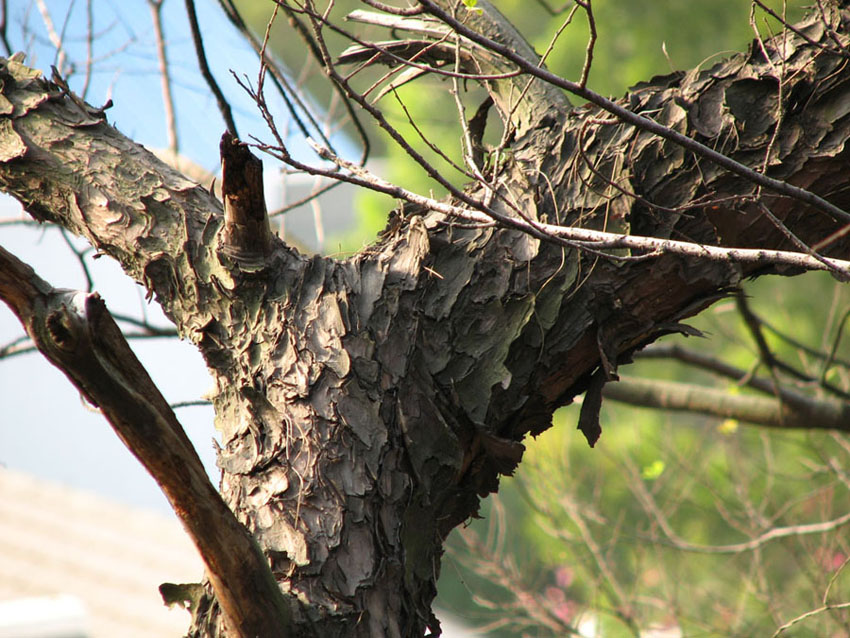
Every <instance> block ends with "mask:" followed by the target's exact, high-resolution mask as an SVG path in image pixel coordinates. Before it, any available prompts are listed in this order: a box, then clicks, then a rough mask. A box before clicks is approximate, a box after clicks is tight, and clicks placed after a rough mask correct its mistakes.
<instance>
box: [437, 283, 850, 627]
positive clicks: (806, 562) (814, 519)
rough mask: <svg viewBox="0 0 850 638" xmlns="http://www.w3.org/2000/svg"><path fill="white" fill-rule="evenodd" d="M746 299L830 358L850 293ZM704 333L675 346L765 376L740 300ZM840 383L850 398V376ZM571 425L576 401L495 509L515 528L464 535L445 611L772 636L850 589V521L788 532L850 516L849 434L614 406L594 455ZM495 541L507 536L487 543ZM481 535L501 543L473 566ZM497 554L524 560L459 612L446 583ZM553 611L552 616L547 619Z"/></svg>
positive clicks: (483, 541)
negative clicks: (770, 535)
mask: <svg viewBox="0 0 850 638" xmlns="http://www.w3.org/2000/svg"><path fill="white" fill-rule="evenodd" d="M747 293H748V294H749V295H750V296H751V300H750V304H751V307H752V309H753V311H754V312H755V313H756V314H757V315H759V316H761V317H763V318H768V319H769V321H770V322H771V323H772V325H773V327H774V328H776V330H777V331H778V332H781V333H786V334H790V335H793V336H794V337H795V338H799V340H800V341H803V342H805V343H806V344H807V345H808V346H811V347H812V348H814V349H817V350H821V351H826V352H828V351H830V349H831V347H832V345H833V343H834V342H835V339H836V337H837V336H838V334H839V329H840V323H841V321H842V319H843V318H844V319H846V317H845V316H844V315H845V314H846V312H847V310H848V309H850V289H848V288H847V286H846V285H839V284H836V283H835V282H834V281H832V280H831V279H830V277H829V276H828V275H827V276H824V275H823V274H819V273H810V274H807V275H805V276H801V277H798V278H795V279H791V280H789V279H785V278H771V279H767V278H765V279H760V280H758V281H756V282H754V283H753V284H751V285H749V286H748V287H747ZM813 300H817V303H812V301H813ZM693 323H694V325H696V326H697V327H698V328H700V329H701V330H703V331H704V332H706V333H708V334H709V338H708V339H694V338H689V339H687V340H685V338H683V337H669V338H667V340H668V341H678V342H681V343H682V345H684V346H687V347H689V348H698V349H701V350H703V351H704V352H705V353H706V354H711V355H712V356H715V357H719V358H722V359H723V360H727V361H728V360H737V362H738V364H740V365H742V366H743V367H744V368H745V369H751V370H752V371H753V373H756V374H761V375H765V374H766V371H765V370H764V367H763V366H761V367H759V368H755V367H754V366H753V362H754V360H755V358H756V350H755V348H754V346H753V345H752V343H753V341H752V339H751V338H750V336H749V333H748V332H747V330H746V328H745V326H744V324H743V322H742V321H740V319H739V318H738V315H737V313H736V311H735V306H734V302H732V301H730V302H721V303H720V304H717V305H716V306H714V307H713V308H712V309H710V310H709V311H708V312H706V313H704V314H703V315H701V316H700V317H698V318H696V319H695V320H694V321H693ZM765 333H766V336H767V338H768V342H769V343H770V345H771V347H772V348H773V353H774V354H775V355H776V356H777V357H779V358H781V359H782V360H783V361H787V362H790V363H793V365H794V366H795V367H797V368H799V369H800V370H803V371H805V372H806V373H808V374H812V375H813V376H817V374H818V372H819V370H820V368H821V367H822V366H823V362H822V361H821V360H819V359H817V358H816V357H814V356H812V355H810V354H806V353H805V352H804V351H803V350H801V348H800V347H799V346H794V345H792V344H789V343H787V342H786V341H784V340H782V339H780V338H778V337H777V336H776V334H774V333H772V332H771V331H767V330H766V331H765ZM836 354H837V356H838V357H839V358H841V357H843V358H844V359H847V358H848V356H850V347H848V345H847V344H846V343H845V344H844V345H841V344H839V347H838V349H837V352H836ZM836 369H838V366H836ZM622 372H623V373H627V374H630V375H633V376H634V375H639V376H663V377H666V378H675V379H677V380H679V381H693V382H697V381H698V382H701V383H709V382H711V381H713V382H714V384H715V385H716V386H717V387H726V386H731V385H732V384H731V382H729V381H723V380H720V381H718V380H716V379H711V377H709V376H708V375H706V374H705V373H694V372H693V371H692V370H690V369H688V368H686V367H684V366H682V365H677V364H672V363H670V362H667V363H665V364H661V363H659V362H657V361H652V362H647V361H645V362H640V361H639V362H638V363H636V364H635V365H634V366H630V369H628V370H625V369H624V370H623V371H622ZM836 378H837V380H838V383H839V384H840V385H841V387H843V388H844V390H845V391H846V390H847V389H848V388H850V378H848V372H847V370H846V369H843V370H842V372H841V374H839V373H838V372H836ZM809 385H810V384H809ZM739 391H741V392H744V390H739ZM577 420H578V409H577V407H576V406H571V407H569V408H566V409H564V410H562V411H560V412H559V413H558V414H557V415H556V418H555V427H553V428H552V429H550V430H548V431H547V432H545V433H544V434H543V435H541V436H540V437H539V438H538V439H537V440H536V441H531V442H529V445H528V451H527V453H526V455H525V458H524V459H523V462H522V464H521V465H520V468H519V471H518V473H517V477H516V478H515V479H512V480H505V481H503V483H502V488H501V490H500V493H499V495H498V499H500V500H501V504H500V506H499V507H503V508H505V509H506V510H507V511H508V512H509V513H508V514H507V515H506V516H505V517H504V518H506V520H508V521H509V523H507V524H506V527H507V529H505V530H503V531H498V529H497V528H498V527H499V520H500V519H499V518H498V517H494V516H493V515H492V512H493V508H492V507H491V509H490V513H491V514H490V515H489V517H487V518H485V520H483V521H474V522H472V524H471V525H470V526H469V528H468V529H466V530H464V531H462V532H459V533H458V534H457V536H456V537H454V538H453V539H452V547H454V548H455V549H454V550H453V551H451V552H450V558H449V562H450V566H447V568H446V572H445V574H444V579H443V581H441V587H443V585H444V583H445V584H446V589H447V591H449V592H450V597H448V598H441V600H442V601H443V604H444V605H446V606H448V607H449V609H454V610H455V611H456V613H461V614H463V615H466V616H467V617H468V618H475V619H477V621H478V622H487V621H493V620H495V618H497V617H501V618H502V619H503V620H504V615H505V612H506V611H507V612H508V613H509V614H513V615H512V620H513V621H515V622H514V623H512V624H511V626H510V627H503V628H502V629H501V631H500V633H497V634H493V635H498V636H512V635H532V636H562V635H566V634H567V631H568V628H569V627H575V626H576V625H577V624H580V622H581V620H582V616H583V617H584V618H585V619H587V618H589V617H591V615H592V617H594V618H597V619H598V623H599V625H598V629H599V631H600V634H599V635H604V636H606V637H612V636H633V635H635V634H636V632H637V631H638V630H642V631H646V630H647V629H648V628H650V627H652V626H662V625H665V624H667V625H670V626H673V625H675V626H677V627H679V629H680V630H681V631H682V634H681V635H683V636H717V637H725V636H771V635H772V634H773V633H774V631H776V630H777V628H778V627H780V626H781V625H783V624H784V623H786V622H788V621H790V620H792V619H794V618H795V617H798V616H802V615H803V614H806V613H807V612H810V611H811V610H815V609H818V608H820V607H821V606H822V604H823V601H824V600H826V601H827V602H829V603H843V602H845V601H846V600H847V599H848V596H850V574H848V573H847V570H846V569H845V567H846V561H847V558H848V557H850V544H849V543H848V542H847V540H846V527H843V526H836V527H835V528H834V529H827V530H825V531H824V532H822V533H806V532H805V528H804V527H798V528H796V532H795V531H794V526H802V525H805V524H810V523H818V522H823V521H830V520H835V519H839V518H840V517H841V516H843V515H846V513H847V512H848V511H850V481H848V478H847V476H846V474H845V473H844V471H843V469H842V468H844V467H846V466H847V465H848V464H850V437H847V436H845V435H843V434H839V433H834V432H824V431H816V430H812V431H805V432H801V431H768V430H765V429H759V428H757V427H754V426H747V425H740V426H737V425H736V426H734V427H730V425H729V423H728V422H724V421H722V420H721V419H715V418H702V417H694V416H688V415H683V414H681V413H678V414H672V415H671V414H663V413H660V412H658V411H652V410H639V409H635V408H632V407H628V406H623V405H620V404H616V403H613V402H610V401H609V402H606V403H605V404H604V406H603V434H602V438H601V439H600V442H599V444H597V446H596V448H595V449H590V448H588V447H587V445H586V444H585V442H584V440H583V438H582V437H581V436H579V435H578V434H577V433H576V432H575V424H576V423H577ZM497 509H498V508H497ZM773 528H786V530H789V531H790V532H791V533H788V534H787V535H785V536H783V537H781V538H775V539H773V540H768V541H765V542H764V543H763V544H760V545H759V546H758V547H752V548H746V547H738V548H735V547H729V546H734V545H736V544H738V545H740V544H742V543H746V542H749V541H751V540H752V539H757V538H759V537H760V536H761V535H763V534H765V533H767V532H769V530H771V529H773ZM499 534H502V535H504V536H506V537H507V538H508V540H505V541H503V542H502V543H501V544H500V545H497V544H496V543H494V542H492V541H488V540H487V539H488V538H491V539H492V538H494V537H497V536H498V535H499ZM469 536H474V537H476V538H478V539H480V544H479V546H478V547H479V548H480V547H484V548H489V550H488V551H479V553H478V555H477V556H476V557H474V558H472V559H470V558H469V557H468V554H467V553H466V552H468V549H469V546H470V543H471V541H469V540H468V539H467V538H466V537H469ZM723 546H727V547H726V551H721V550H720V549H719V548H722V547H723ZM458 547H460V548H462V550H463V551H461V549H458ZM513 548H519V549H518V550H514V549H513ZM515 552H516V554H518V556H516V557H515V556H514V554H515ZM487 561H491V562H496V563H505V562H508V563H509V562H511V561H513V562H517V563H520V564H522V566H523V568H522V570H520V573H519V574H518V575H517V580H516V581H515V582H512V583H511V584H510V587H503V588H502V589H501V590H499V591H497V592H495V593H494V592H493V591H492V589H493V583H492V582H491V583H489V585H488V587H489V588H486V587H481V588H479V589H475V588H474V587H473V585H470V588H472V589H473V591H474V593H475V595H476V596H478V597H479V599H483V601H484V602H485V604H484V605H480V604H479V605H478V606H477V607H466V608H460V607H459V606H458V604H457V602H456V601H457V600H458V598H457V597H456V595H455V594H453V587H452V585H450V584H449V583H448V581H449V580H450V579H451V578H452V575H453V574H457V573H458V568H457V566H456V565H458V564H459V565H462V566H464V567H465V568H466V569H468V570H472V571H474V572H475V573H477V574H480V573H482V572H484V571H485V570H484V569H483V567H487ZM482 562H483V563H484V565H483V567H482ZM468 582H476V581H472V580H470V581H468ZM441 591H442V590H441ZM488 601H489V602H488ZM520 601H521V604H520ZM479 602H481V600H479ZM539 610H543V612H540V611H539ZM544 612H545V617H546V618H547V619H548V620H549V621H552V619H555V620H556V621H557V622H550V624H547V623H545V622H540V620H539V618H540V615H541V613H544ZM535 614H536V615H535ZM559 623H560V624H559ZM848 623H850V615H848V614H847V613H846V611H845V610H842V609H835V610H831V611H829V612H826V611H824V612H821V613H816V614H814V615H812V616H810V617H806V618H805V619H804V620H801V621H800V622H799V623H798V624H797V625H795V626H794V632H793V633H790V632H789V633H787V634H783V635H789V636H811V637H813V638H814V637H817V636H846V635H848V634H847V632H848V626H850V625H848ZM529 627H533V631H532V630H529Z"/></svg>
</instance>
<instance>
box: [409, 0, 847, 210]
mask: <svg viewBox="0 0 850 638" xmlns="http://www.w3.org/2000/svg"><path fill="white" fill-rule="evenodd" d="M420 2H421V3H422V4H423V5H424V6H425V7H426V9H427V10H428V12H429V13H430V14H432V15H434V16H435V17H437V18H439V19H440V20H442V21H443V22H445V23H446V24H448V25H449V26H451V27H452V28H453V29H455V30H456V31H458V32H459V33H460V34H461V35H463V36H465V37H467V38H469V39H470V40H472V41H473V42H475V43H476V44H479V45H481V46H483V47H485V48H487V49H489V50H490V51H493V52H495V53H499V54H501V55H502V56H503V57H504V58H505V59H507V60H510V61H511V62H513V63H514V64H516V65H517V66H518V67H519V68H520V69H522V70H523V71H525V72H526V73H528V74H530V75H533V76H535V77H537V78H540V79H541V80H543V81H545V82H548V83H550V84H552V85H553V86H557V87H560V88H562V89H564V90H566V91H569V92H570V93H573V94H575V95H578V96H579V97H582V98H584V99H586V100H587V101H589V102H591V103H593V104H595V105H597V106H599V107H600V108H602V109H604V110H605V111H608V112H609V113H611V114H612V115H615V116H617V117H618V118H620V119H621V120H623V121H625V122H628V123H629V124H632V125H634V126H635V127H637V128H639V129H641V130H644V131H647V132H650V133H654V134H655V135H658V136H659V137H662V138H664V139H666V140H669V141H671V142H673V143H674V144H677V145H679V146H681V147H683V148H686V149H688V150H689V151H692V152H693V153H695V154H696V155H698V156H700V157H704V158H705V159H708V160H710V161H712V162H714V163H716V164H718V165H719V166H722V167H723V168H725V169H727V170H729V171H731V172H732V173H735V174H736V175H740V176H741V177H744V178H746V179H748V180H750V181H751V182H753V183H754V184H757V185H760V186H763V187H765V188H767V189H768V190H771V191H773V192H775V193H778V194H780V195H785V196H787V197H791V198H793V199H796V200H798V201H801V202H804V203H806V204H809V205H811V206H813V207H815V208H817V209H818V210H821V211H823V212H825V213H827V214H829V215H830V216H832V217H833V218H835V219H837V220H842V221H845V222H850V213H848V212H846V211H844V210H842V209H841V208H839V207H838V206H835V205H834V204H831V203H830V202H828V201H826V200H825V199H823V198H822V197H820V196H819V195H816V194H815V193H812V192H811V191H807V190H805V189H803V188H799V187H797V186H793V185H792V184H789V183H787V182H783V181H781V180H778V179H774V178H772V177H768V176H766V175H763V174H761V173H758V172H757V171H754V170H753V169H751V168H749V167H747V166H745V165H743V164H741V163H740V162H738V161H736V160H734V159H732V158H731V157H728V156H727V155H724V154H723V153H720V152H718V151H715V150H714V149H712V148H709V147H708V146H706V145H704V144H702V143H700V142H698V141H696V140H695V139H693V138H691V137H688V136H687V135H683V134H682V133H679V132H678V131H675V130H673V129H671V128H669V127H666V126H664V125H662V124H659V123H658V122H655V121H653V120H650V119H648V118H646V117H644V116H643V115H638V114H637V113H634V112H633V111H630V110H628V109H627V108H625V107H623V106H621V105H619V104H617V103H616V102H614V101H612V100H609V99H608V98H605V97H603V96H601V95H599V94H598V93H596V92H594V91H591V90H590V89H588V88H587V87H583V86H581V85H579V84H577V83H576V82H571V81H570V80H566V79H564V78H562V77H560V76H558V75H555V74H554V73H552V72H550V71H548V70H546V69H544V68H541V67H539V66H537V65H536V64H533V63H531V62H529V61H528V60H526V59H525V58H523V57H522V56H520V55H517V54H516V53H515V52H513V51H512V50H511V49H510V48H509V47H506V46H504V45H503V44H500V43H499V42H496V41H495V40H492V39H490V38H487V37H485V36H482V35H481V34H479V33H477V32H475V31H473V30H472V29H469V28H468V27H466V26H465V25H464V24H462V23H461V22H459V21H457V20H455V19H454V18H452V17H451V16H450V15H449V14H448V13H446V12H445V11H443V10H442V9H441V8H440V7H439V6H438V5H437V4H436V3H435V2H434V0H420Z"/></svg>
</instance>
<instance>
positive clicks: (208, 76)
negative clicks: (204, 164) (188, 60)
mask: <svg viewBox="0 0 850 638" xmlns="http://www.w3.org/2000/svg"><path fill="white" fill-rule="evenodd" d="M186 15H187V16H188V17H189V28H190V30H191V32H192V42H193V43H194V45H195V55H196V56H197V58H198V68H200V70H201V76H202V77H203V78H204V81H206V83H207V86H208V87H209V89H210V91H212V94H213V95H214V96H215V101H216V104H218V110H219V113H221V118H222V119H223V120H224V124H225V126H226V127H227V130H228V131H230V134H231V135H232V136H233V137H239V134H238V133H237V131H236V123H235V122H234V121H233V113H232V111H231V109H230V103H229V102H228V101H227V98H225V97H224V93H222V92H221V88H219V86H218V82H216V80H215V77H214V76H213V74H212V71H210V67H209V64H207V53H206V50H205V49H204V41H203V38H202V37H201V28H200V26H199V25H198V15H197V12H196V11H195V0H186Z"/></svg>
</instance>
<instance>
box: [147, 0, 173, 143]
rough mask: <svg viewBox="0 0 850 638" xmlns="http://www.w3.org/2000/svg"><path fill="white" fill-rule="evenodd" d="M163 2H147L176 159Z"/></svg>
mask: <svg viewBox="0 0 850 638" xmlns="http://www.w3.org/2000/svg"><path fill="white" fill-rule="evenodd" d="M163 2H164V0H148V6H149V7H150V9H151V20H152V21H153V32H154V38H155V40H156V56H157V60H158V62H159V76H160V79H161V82H162V102H163V108H164V109H165V130H166V133H167V135H168V149H169V150H170V151H171V152H172V153H173V154H174V157H175V158H176V157H177V156H178V155H179V153H180V144H179V138H178V136H177V113H176V110H175V108H174V97H173V96H172V94H171V77H170V76H169V66H168V51H167V48H166V45H165V36H164V34H163V30H162V3H163Z"/></svg>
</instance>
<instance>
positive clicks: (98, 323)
mask: <svg viewBox="0 0 850 638" xmlns="http://www.w3.org/2000/svg"><path fill="white" fill-rule="evenodd" d="M0 298H2V299H3V300H4V301H5V302H6V303H7V304H8V305H9V306H10V307H11V308H12V310H13V311H14V312H15V314H16V315H17V316H18V318H19V319H20V321H21V323H22V324H23V325H24V327H25V328H26V330H27V332H28V333H29V335H30V336H31V337H32V339H33V341H34V342H35V344H36V346H37V347H38V349H39V350H40V351H41V352H42V354H44V356H45V357H47V359H48V360H49V361H50V362H51V363H52V364H53V365H55V366H56V367H57V368H59V369H60V370H61V371H62V372H64V373H65V375H66V376H67V377H68V379H69V380H70V381H71V383H73V384H74V385H75V386H76V387H77V388H78V389H79V390H80V392H81V393H82V394H83V395H85V397H86V398H87V399H88V400H89V401H90V402H91V403H92V405H95V406H97V407H98V408H100V410H101V412H102V413H103V415H104V416H105V417H106V419H107V420H108V421H109V423H110V424H111V425H112V427H113V429H114V430H115V433H116V434H117V435H118V436H119V438H120V439H121V440H122V441H123V442H124V444H125V445H126V446H127V448H128V449H129V450H130V451H131V452H132V453H133V455H134V456H136V458H138V459H139V461H140V462H141V463H142V465H144V467H145V469H147V470H148V472H149V473H150V474H151V476H153V478H154V479H155V480H156V482H157V483H158V484H159V485H160V487H161V488H162V491H163V492H164V493H165V496H166V497H167V498H168V501H169V503H170V504H171V506H172V508H174V511H175V512H176V513H177V516H178V517H179V518H180V521H181V522H182V523H183V526H184V527H185V529H186V531H187V533H188V534H189V536H190V537H191V538H192V540H193V542H194V543H195V545H196V547H197V548H198V551H199V552H200V554H201V557H202V558H203V560H204V563H205V565H206V567H207V574H208V575H209V578H210V582H211V583H212V586H213V589H214V591H215V594H216V598H217V599H218V601H219V603H220V604H221V606H222V609H223V610H224V611H225V614H226V615H227V617H228V619H229V622H230V623H231V624H232V627H233V629H234V631H236V632H237V634H238V635H239V636H240V637H241V638H255V637H256V636H282V635H285V634H286V628H287V627H289V625H290V624H291V619H290V611H289V607H288V606H287V603H286V602H285V601H284V600H283V597H282V595H281V593H280V590H279V589H278V586H277V583H276V582H275V579H274V577H273V576H272V573H271V571H270V570H269V566H268V563H267V561H266V558H265V557H264V556H263V553H262V551H260V548H259V546H258V545H257V543H256V541H255V540H254V539H253V538H252V537H251V535H250V534H249V533H248V531H247V530H246V529H245V527H244V526H243V525H241V524H240V523H239V521H237V520H236V517H235V516H234V515H233V513H232V512H231V511H230V509H229V508H228V507H227V505H226V504H225V503H224V501H223V500H222V498H221V496H220V495H219V493H218V492H217V491H216V489H215V487H213V485H212V483H211V482H210V480H209V478H208V477H207V474H206V472H205V471H204V467H203V465H202V463H201V460H200V459H199V458H198V455H197V453H196V452H195V449H194V447H193V446H192V444H191V442H190V441H189V439H188V437H187V436H186V434H185V432H184V431H183V428H182V427H181V426H180V423H179V422H178V421H177V417H176V416H175V415H174V412H173V411H172V410H171V408H170V407H169V405H168V403H167V402H166V401H165V398H164V397H163V396H162V394H161V393H160V392H159V390H158V389H157V387H156V385H155V384H154V382H153V380H152V379H151V378H150V376H149V375H148V374H147V372H146V371H145V369H144V367H143V366H142V364H141V363H140V362H139V360H138V359H137V358H136V356H135V354H134V353H133V351H132V350H131V349H130V346H129V345H128V344H127V342H126V340H125V339H124V337H123V335H122V334H121V331H120V329H119V328H118V326H117V325H116V324H115V321H114V320H113V319H112V317H111V315H110V314H109V312H108V310H107V309H106V306H105V304H104V303H103V301H102V300H101V299H100V297H99V296H98V295H97V294H86V293H82V292H75V291H70V290H57V289H54V288H53V287H52V286H50V285H49V284H48V283H47V282H46V281H44V280H43V279H41V278H40V277H38V276H37V275H36V274H35V273H34V272H33V270H32V268H30V267H29V266H27V265H26V264H24V263H23V262H21V261H20V260H18V259H17V258H16V257H14V256H13V255H11V254H10V253H8V252H6V251H5V250H4V249H3V248H2V247H0Z"/></svg>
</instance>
